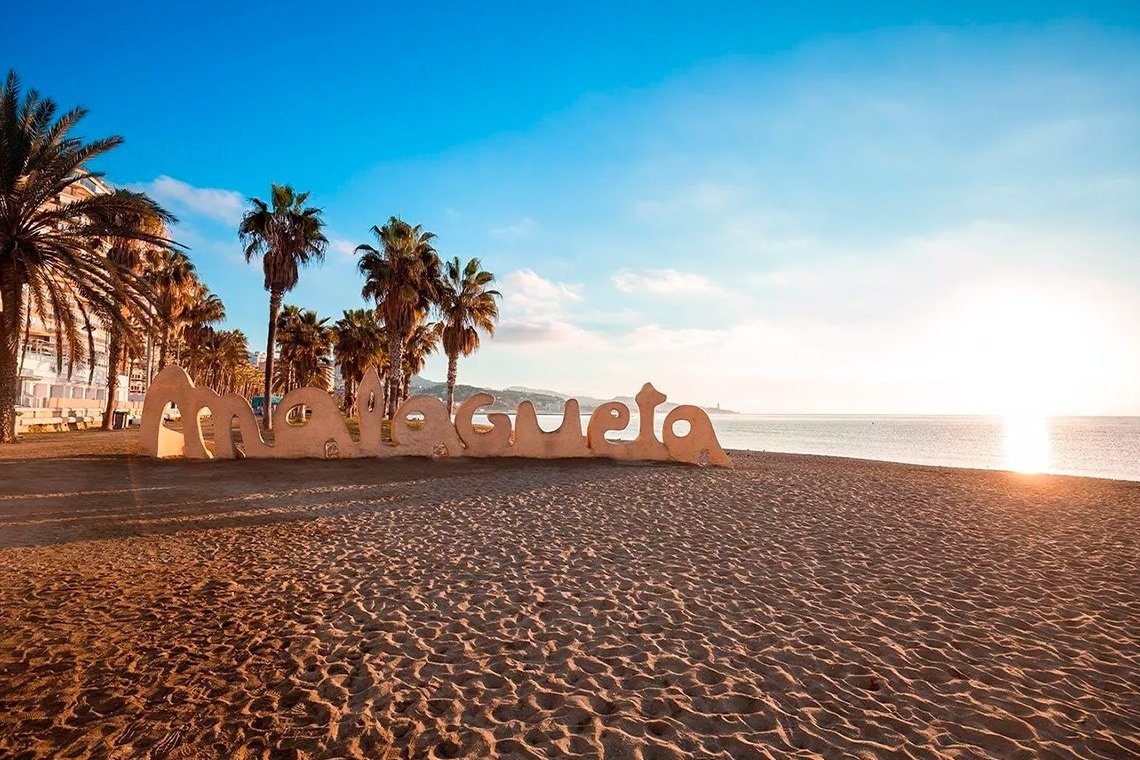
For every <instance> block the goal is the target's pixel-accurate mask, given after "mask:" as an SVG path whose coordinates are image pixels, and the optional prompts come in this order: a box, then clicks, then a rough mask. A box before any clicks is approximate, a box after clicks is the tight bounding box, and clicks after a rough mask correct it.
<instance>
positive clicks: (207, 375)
mask: <svg viewBox="0 0 1140 760" xmlns="http://www.w3.org/2000/svg"><path fill="white" fill-rule="evenodd" d="M185 359H186V369H187V372H188V373H189V375H190V377H191V378H193V379H194V382H195V383H197V384H200V385H204V386H206V387H208V388H213V389H214V390H216V391H218V392H219V393H232V392H237V391H239V390H240V391H242V392H246V391H248V390H249V389H248V388H247V387H245V385H246V384H247V383H248V379H249V378H248V373H247V371H246V370H245V368H246V367H249V366H250V364H249V346H248V345H247V343H246V339H245V334H244V333H243V332H242V331H241V330H215V329H214V328H212V327H206V328H204V329H203V330H202V332H201V333H200V334H199V335H198V336H197V340H196V341H195V342H194V343H193V344H192V345H191V346H189V347H188V348H187V350H186V355H185ZM255 371H256V369H255ZM258 375H259V376H260V373H258Z"/></svg>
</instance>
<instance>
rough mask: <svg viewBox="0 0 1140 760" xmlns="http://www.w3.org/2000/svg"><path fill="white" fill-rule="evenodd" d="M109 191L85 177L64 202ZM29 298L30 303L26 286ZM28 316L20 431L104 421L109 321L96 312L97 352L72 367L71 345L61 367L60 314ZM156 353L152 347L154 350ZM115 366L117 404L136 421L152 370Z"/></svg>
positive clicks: (19, 402) (93, 337)
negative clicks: (104, 322) (101, 321)
mask: <svg viewBox="0 0 1140 760" xmlns="http://www.w3.org/2000/svg"><path fill="white" fill-rule="evenodd" d="M109 192H111V188H110V186H108V185H107V184H106V183H104V182H102V181H101V180H98V179H95V178H85V179H82V180H80V181H79V182H78V183H75V184H73V185H72V186H71V187H69V188H68V192H67V193H66V194H65V195H64V196H63V197H62V198H61V202H71V201H75V200H79V199H80V198H84V197H90V196H92V195H95V194H101V193H109ZM24 303H25V304H27V303H28V299H27V292H26V291H25V299H24ZM29 312H31V310H29ZM25 319H26V320H27V321H26V322H25V330H24V331H22V334H21V336H20V343H21V346H20V348H21V351H20V360H19V364H18V376H19V383H20V389H19V395H18V398H17V401H16V404H17V407H16V412H17V418H16V432H17V433H20V432H27V431H30V430H45V429H68V428H84V427H92V426H97V425H99V424H101V423H102V420H103V410H104V409H105V408H106V404H107V379H108V372H110V371H111V368H110V366H109V364H110V345H109V343H110V336H109V335H108V333H107V331H106V330H105V329H104V328H103V325H101V324H99V322H98V320H97V319H95V318H94V317H92V318H91V325H90V331H91V340H92V343H93V345H94V352H93V353H92V355H91V356H89V357H87V358H86V360H85V361H83V362H76V363H75V366H74V367H72V368H71V371H70V372H69V371H68V356H67V354H66V346H65V347H64V348H65V352H64V356H63V366H62V368H58V367H57V353H56V339H57V336H56V329H57V325H56V320H55V315H54V314H53V313H50V311H49V312H48V313H46V314H44V315H43V316H42V317H41V316H40V315H38V314H35V313H28V314H26V315H25ZM25 335H26V340H25ZM151 353H152V352H148V356H149V355H150V354H151ZM115 371H117V372H118V373H119V386H118V387H119V390H118V393H117V394H116V399H115V406H116V408H117V410H118V411H122V412H126V419H127V420H128V421H130V420H132V419H134V418H137V417H138V416H140V415H141V413H142V400H143V396H144V395H145V394H146V389H147V385H148V383H149V381H150V377H151V374H152V373H151V372H150V371H148V361H146V360H143V361H133V362H131V366H130V367H126V366H122V367H117V368H115Z"/></svg>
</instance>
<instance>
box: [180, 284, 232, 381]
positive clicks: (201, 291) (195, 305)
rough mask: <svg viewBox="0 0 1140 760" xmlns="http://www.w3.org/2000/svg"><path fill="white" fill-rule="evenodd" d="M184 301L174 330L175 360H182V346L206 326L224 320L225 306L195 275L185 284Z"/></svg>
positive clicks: (193, 339)
mask: <svg viewBox="0 0 1140 760" xmlns="http://www.w3.org/2000/svg"><path fill="white" fill-rule="evenodd" d="M185 298H186V302H185V304H184V305H183V307H182V309H181V313H180V315H179V317H178V327H177V330H176V332H175V342H174V346H173V348H174V356H175V359H174V360H175V361H182V352H183V346H184V345H186V344H189V345H193V344H194V343H195V342H196V341H197V340H198V339H199V336H201V335H202V334H203V333H204V331H205V330H206V329H207V328H210V326H211V325H216V324H218V323H219V322H223V321H225V318H226V306H225V304H223V303H222V299H220V298H218V297H217V296H216V295H215V294H213V293H211V292H210V289H209V288H207V287H206V286H205V285H203V284H202V282H201V280H199V279H198V278H197V277H195V278H194V280H193V282H191V283H189V284H188V285H187V286H186V293H185Z"/></svg>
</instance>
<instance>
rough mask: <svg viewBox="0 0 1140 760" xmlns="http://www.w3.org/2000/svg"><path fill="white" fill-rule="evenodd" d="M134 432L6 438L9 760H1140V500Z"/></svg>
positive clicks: (1033, 480)
mask: <svg viewBox="0 0 1140 760" xmlns="http://www.w3.org/2000/svg"><path fill="white" fill-rule="evenodd" d="M134 435H135V434H134V433H133V432H129V431H127V432H116V433H77V434H61V435H57V436H42V437H37V436H33V437H30V439H29V440H28V441H27V442H25V443H22V444H19V445H17V446H14V447H0V756H3V757H28V758H36V757H43V758H46V757H116V758H118V757H121V758H128V757H129V758H134V757H154V758H197V757H219V758H221V757H273V758H277V757H281V758H294V757H313V758H317V757H330V758H331V757H348V758H353V757H369V758H376V757H393V758H403V757H417V758H418V757H425V758H432V757H438V758H454V757H489V756H499V757H507V758H511V757H514V758H534V757H600V756H604V757H614V758H654V759H660V758H682V757H710V758H749V757H758V758H787V757H794V758H816V757H822V758H839V757H864V758H871V757H884V758H885V757H890V758H895V757H915V758H980V757H993V758H1053V757H1057V758H1066V757H1083V758H1114V759H1115V758H1128V757H1140V483H1123V482H1113V481H1099V480H1092V479H1081V478H1062V477H1044V476H1021V475H1014V474H1009V473H999V472H981V471H967V470H949V469H939V468H924V467H915V466H907V465H894V464H883V463H874V462H860V461H854V460H839V459H827V458H820V457H806V456H792V455H775V454H744V453H739V452H735V453H733V458H734V460H735V462H736V469H735V470H732V471H726V470H702V469H698V468H693V467H688V466H680V465H641V464H614V463H610V462H603V461H567V462H552V463H542V462H530V461H511V460H497V461H488V460H483V461H464V460H452V461H442V462H432V461H424V460H413V459H408V460H356V461H330V462H324V461H293V462H274V461H241V462H182V461H167V462H159V461H153V460H147V459H140V458H136V457H130V456H125V455H124V452H129V451H132V450H133V447H134V446H135V445H136V444H135V440H134ZM94 454H102V456H94Z"/></svg>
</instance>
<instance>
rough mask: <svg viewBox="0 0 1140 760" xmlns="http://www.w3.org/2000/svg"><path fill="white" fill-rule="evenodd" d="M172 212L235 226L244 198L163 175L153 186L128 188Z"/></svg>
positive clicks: (237, 193) (238, 194)
mask: <svg viewBox="0 0 1140 760" xmlns="http://www.w3.org/2000/svg"><path fill="white" fill-rule="evenodd" d="M132 189H133V190H139V191H142V192H145V193H147V194H148V195H150V196H151V197H152V198H154V199H155V200H157V201H159V202H160V203H163V204H169V205H170V206H172V207H174V209H175V210H177V211H181V212H183V213H185V212H190V213H193V214H200V215H202V216H206V217H209V218H211V219H214V220H216V221H219V222H223V223H225V224H230V225H237V224H238V222H240V221H241V216H242V213H243V212H244V211H245V198H243V197H242V194H241V193H239V192H237V191H236V190H223V189H219V188H213V187H194V186H193V185H190V184H187V183H185V182H183V181H181V180H177V179H174V178H173V177H168V176H166V175H165V174H164V175H161V176H159V177H157V178H156V179H155V180H154V181H153V182H146V183H142V184H138V185H133V186H132Z"/></svg>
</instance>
